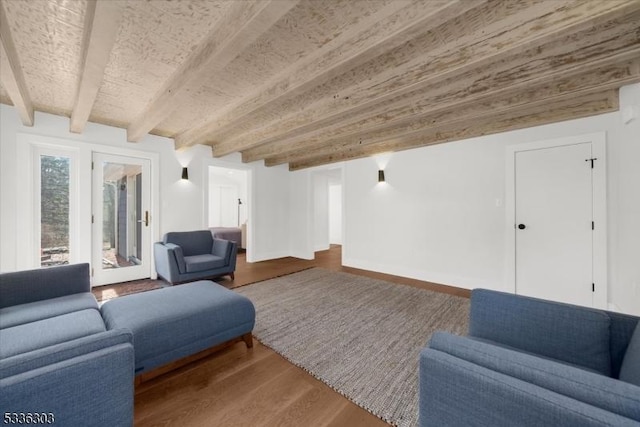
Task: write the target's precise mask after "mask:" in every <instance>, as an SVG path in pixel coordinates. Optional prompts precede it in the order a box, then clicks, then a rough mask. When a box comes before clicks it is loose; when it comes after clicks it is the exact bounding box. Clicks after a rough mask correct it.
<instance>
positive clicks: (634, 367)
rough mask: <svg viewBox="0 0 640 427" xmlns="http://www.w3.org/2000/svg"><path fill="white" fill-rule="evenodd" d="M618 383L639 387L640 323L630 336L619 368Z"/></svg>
mask: <svg viewBox="0 0 640 427" xmlns="http://www.w3.org/2000/svg"><path fill="white" fill-rule="evenodd" d="M620 381H624V382H627V383H631V384H635V385H637V386H640V323H638V326H636V330H635V332H634V333H633V335H632V336H631V341H629V346H628V347H627V352H626V353H625V354H624V359H623V360H622V366H621V367H620Z"/></svg>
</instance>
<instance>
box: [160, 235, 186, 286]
mask: <svg viewBox="0 0 640 427" xmlns="http://www.w3.org/2000/svg"><path fill="white" fill-rule="evenodd" d="M153 255H154V259H155V262H156V271H157V272H158V274H159V275H160V276H161V277H163V278H164V279H166V280H168V281H169V282H171V283H174V282H177V281H178V277H179V276H180V268H179V267H178V260H177V259H176V254H175V250H174V248H171V247H169V246H167V245H165V244H164V243H162V242H157V243H155V244H154V245H153ZM181 260H182V262H183V263H184V257H181Z"/></svg>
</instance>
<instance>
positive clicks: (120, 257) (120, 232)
mask: <svg viewBox="0 0 640 427" xmlns="http://www.w3.org/2000/svg"><path fill="white" fill-rule="evenodd" d="M149 172H150V161H149V160H147V159H141V158H136V157H127V156H116V155H111V154H103V153H94V154H93V214H92V223H93V224H92V227H93V236H92V242H93V243H92V246H93V254H92V260H93V262H92V268H93V285H94V286H95V285H105V284H109V283H116V282H125V281H129V280H136V279H143V278H147V277H150V276H151V226H150V221H151V217H150V209H151V183H150V173H149Z"/></svg>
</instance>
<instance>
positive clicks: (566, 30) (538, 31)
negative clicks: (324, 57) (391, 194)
mask: <svg viewBox="0 0 640 427" xmlns="http://www.w3.org/2000/svg"><path fill="white" fill-rule="evenodd" d="M559 5H560V6H566V5H565V4H563V3H559ZM638 9H640V3H638V2H635V3H633V2H626V1H617V2H578V3H575V4H574V5H573V6H572V7H571V8H566V7H565V10H564V12H563V13H560V12H558V14H542V15H539V16H535V17H532V16H531V15H532V14H531V13H529V14H527V13H522V14H521V15H522V17H521V20H522V21H524V20H526V25H524V24H522V22H521V23H520V24H521V25H519V26H516V24H517V22H513V20H512V22H511V23H510V25H511V26H512V28H509V29H508V31H507V29H506V28H503V29H502V31H499V30H494V31H493V32H492V33H490V34H489V33H487V32H485V31H484V30H485V29H484V28H483V29H482V31H480V32H478V33H476V34H473V35H474V36H475V37H477V41H476V42H475V43H473V45H472V47H466V48H465V52H466V54H465V55H462V56H461V55H460V54H458V51H459V49H458V48H460V46H457V43H458V41H457V40H456V41H454V42H452V43H449V44H446V45H444V46H442V47H441V49H440V50H439V52H441V53H440V54H441V56H440V57H439V58H438V61H436V63H434V64H432V63H431V62H430V61H428V58H416V59H415V60H413V61H410V62H409V63H407V64H404V65H402V66H401V67H396V68H390V69H389V70H388V71H386V72H384V73H381V74H378V75H375V76H374V77H373V78H370V79H366V81H364V82H363V83H360V84H356V85H355V86H353V87H351V88H349V90H348V92H349V94H350V95H351V99H349V100H345V101H344V102H341V103H336V102H335V100H332V99H330V97H326V98H324V99H322V100H320V101H318V102H316V103H314V104H311V105H307V106H301V107H300V110H299V111H296V112H293V113H291V114H289V115H288V116H283V117H280V118H279V119H278V121H277V122H269V123H267V124H266V125H264V126H263V127H261V128H253V129H249V130H248V131H246V132H244V133H241V134H238V135H237V136H235V137H233V138H231V139H229V140H226V141H223V142H220V143H217V144H215V145H214V155H216V156H217V155H220V154H222V153H226V152H228V151H243V150H247V149H249V148H252V147H255V146H258V145H261V144H267V143H272V142H275V141H278V140H281V139H285V138H294V137H303V136H304V135H307V134H308V133H310V132H313V131H317V130H319V129H323V128H326V127H329V126H333V125H336V124H338V123H340V122H342V121H343V120H345V118H347V117H353V116H357V115H358V114H367V112H368V111H370V110H371V109H375V108H377V107H379V106H380V105H383V104H385V103H388V102H390V101H392V100H394V99H401V98H402V97H406V96H410V95H411V94H412V93H416V92H418V91H420V90H425V89H428V88H433V87H437V86H438V85H441V84H443V83H444V82H446V81H448V80H453V79H456V78H459V77H460V76H463V75H465V74H467V73H473V72H477V70H483V69H484V68H486V67H490V66H492V65H494V64H496V63H501V62H503V63H506V62H508V60H509V58H510V57H513V56H514V55H517V54H518V53H520V52H521V51H523V50H531V51H535V50H536V49H538V48H540V47H542V46H544V45H545V44H548V43H551V42H553V41H554V40H557V39H559V38H563V37H568V36H571V35H573V34H576V33H578V32H580V31H585V30H588V29H590V28H592V27H593V26H598V25H603V24H606V23H608V22H611V21H612V20H614V19H622V18H624V17H626V16H628V15H629V14H630V13H633V12H637V11H638ZM575 43H576V44H579V43H580V40H575ZM567 50H571V46H565V51H567ZM428 55H437V54H436V53H433V52H428ZM429 57H430V56H429ZM443 57H444V58H443ZM461 57H462V59H460V58H461ZM391 73H396V76H395V77H394V76H393V75H392V74H391ZM363 80H364V79H363ZM399 81H403V82H406V83H405V84H399V83H398V82H399ZM387 87H388V89H387Z"/></svg>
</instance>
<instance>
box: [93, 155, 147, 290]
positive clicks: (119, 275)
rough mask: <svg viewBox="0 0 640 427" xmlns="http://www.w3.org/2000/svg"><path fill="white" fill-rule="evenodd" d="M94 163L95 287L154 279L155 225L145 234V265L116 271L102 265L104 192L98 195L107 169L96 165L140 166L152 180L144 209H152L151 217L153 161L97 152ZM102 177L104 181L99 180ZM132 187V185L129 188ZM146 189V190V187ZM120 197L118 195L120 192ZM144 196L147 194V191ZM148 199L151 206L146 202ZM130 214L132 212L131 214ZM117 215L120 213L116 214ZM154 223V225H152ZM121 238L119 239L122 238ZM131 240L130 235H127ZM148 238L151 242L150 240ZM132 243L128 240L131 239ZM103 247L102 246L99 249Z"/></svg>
mask: <svg viewBox="0 0 640 427" xmlns="http://www.w3.org/2000/svg"><path fill="white" fill-rule="evenodd" d="M91 160H92V162H94V168H93V171H92V172H93V174H92V199H93V200H92V212H93V213H92V219H93V228H92V230H91V231H92V235H91V242H92V244H91V251H92V255H91V259H92V271H91V273H92V274H91V276H92V279H93V280H92V282H93V286H102V285H109V284H112V283H119V282H127V281H132V280H138V279H144V278H146V277H151V276H152V274H153V273H152V269H153V270H155V268H154V265H153V242H154V239H153V236H152V230H153V228H152V227H151V226H149V227H148V234H147V236H145V235H144V234H143V235H142V244H143V247H142V260H141V261H142V264H140V265H136V266H130V267H126V268H116V269H104V268H103V266H102V255H103V252H102V241H103V238H104V236H103V234H102V232H103V221H104V217H103V201H104V199H103V193H102V192H100V194H98V191H97V189H98V188H100V189H102V188H103V185H104V170H103V169H102V167H101V165H99V164H95V162H96V160H98V162H100V161H108V162H113V163H125V162H127V164H138V165H140V167H141V170H142V172H141V173H142V174H143V177H144V178H145V179H146V180H148V181H149V182H148V184H147V185H148V191H149V194H148V195H147V196H146V197H145V198H144V199H143V200H142V210H148V211H149V214H150V216H151V188H152V187H151V186H152V182H151V161H150V160H149V159H147V158H144V157H140V156H124V155H122V154H107V153H104V152H102V151H93V153H92V159H91ZM98 178H101V179H98ZM127 188H129V185H127ZM143 190H144V187H143ZM116 194H117V193H116ZM143 194H144V191H143ZM145 199H147V200H148V205H147V204H146V203H145ZM127 213H128V212H127ZM116 215H117V213H116ZM129 221H130V219H129V218H128V216H127V219H126V226H127V232H128V233H129V232H130V229H129ZM153 222H154V221H153V220H151V224H153ZM151 224H150V225H151ZM118 237H119V236H117V237H116V238H118ZM127 237H129V236H127ZM145 237H147V238H148V241H146V240H147V238H145ZM127 242H128V239H127ZM98 245H100V247H98ZM117 248H118V245H116V250H117ZM147 273H148V274H149V276H147Z"/></svg>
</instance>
